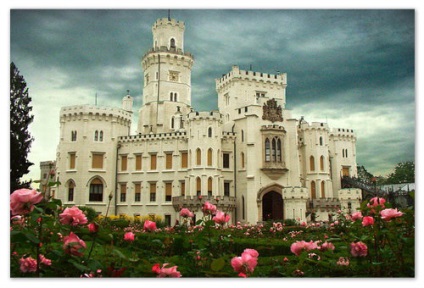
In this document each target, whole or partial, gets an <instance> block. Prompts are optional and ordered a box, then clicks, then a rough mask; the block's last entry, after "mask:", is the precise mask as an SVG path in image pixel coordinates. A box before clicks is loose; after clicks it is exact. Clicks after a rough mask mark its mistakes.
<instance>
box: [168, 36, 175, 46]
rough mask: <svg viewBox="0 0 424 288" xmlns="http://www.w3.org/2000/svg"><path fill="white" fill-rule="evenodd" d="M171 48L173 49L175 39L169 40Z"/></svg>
mask: <svg viewBox="0 0 424 288" xmlns="http://www.w3.org/2000/svg"><path fill="white" fill-rule="evenodd" d="M169 46H170V47H171V48H175V39H174V38H171V41H170V45H169Z"/></svg>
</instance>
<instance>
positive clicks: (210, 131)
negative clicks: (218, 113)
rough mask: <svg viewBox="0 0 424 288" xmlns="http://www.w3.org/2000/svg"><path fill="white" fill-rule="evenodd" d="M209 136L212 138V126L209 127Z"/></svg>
mask: <svg viewBox="0 0 424 288" xmlns="http://www.w3.org/2000/svg"><path fill="white" fill-rule="evenodd" d="M208 137H209V138H212V127H209V128H208Z"/></svg>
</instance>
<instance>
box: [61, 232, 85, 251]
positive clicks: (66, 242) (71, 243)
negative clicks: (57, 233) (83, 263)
mask: <svg viewBox="0 0 424 288" xmlns="http://www.w3.org/2000/svg"><path fill="white" fill-rule="evenodd" d="M85 247H86V245H85V242H84V241H83V240H81V239H80V238H79V237H78V236H77V235H76V234H74V232H71V233H70V234H69V235H68V236H65V237H63V249H64V250H65V252H66V253H67V254H71V255H75V256H82V255H83V253H82V252H80V250H81V249H83V248H85Z"/></svg>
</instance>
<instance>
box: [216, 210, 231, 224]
mask: <svg viewBox="0 0 424 288" xmlns="http://www.w3.org/2000/svg"><path fill="white" fill-rule="evenodd" d="M212 220H213V221H215V223H216V224H221V225H224V224H225V223H227V222H228V221H230V215H228V214H227V213H224V212H222V211H219V210H218V211H217V212H216V214H215V216H214V217H213V218H212Z"/></svg>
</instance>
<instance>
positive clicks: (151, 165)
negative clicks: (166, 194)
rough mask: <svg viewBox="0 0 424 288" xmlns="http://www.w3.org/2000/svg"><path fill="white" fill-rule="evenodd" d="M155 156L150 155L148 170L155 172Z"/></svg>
mask: <svg viewBox="0 0 424 288" xmlns="http://www.w3.org/2000/svg"><path fill="white" fill-rule="evenodd" d="M156 161H157V160H156V154H151V155H150V170H156Z"/></svg>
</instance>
